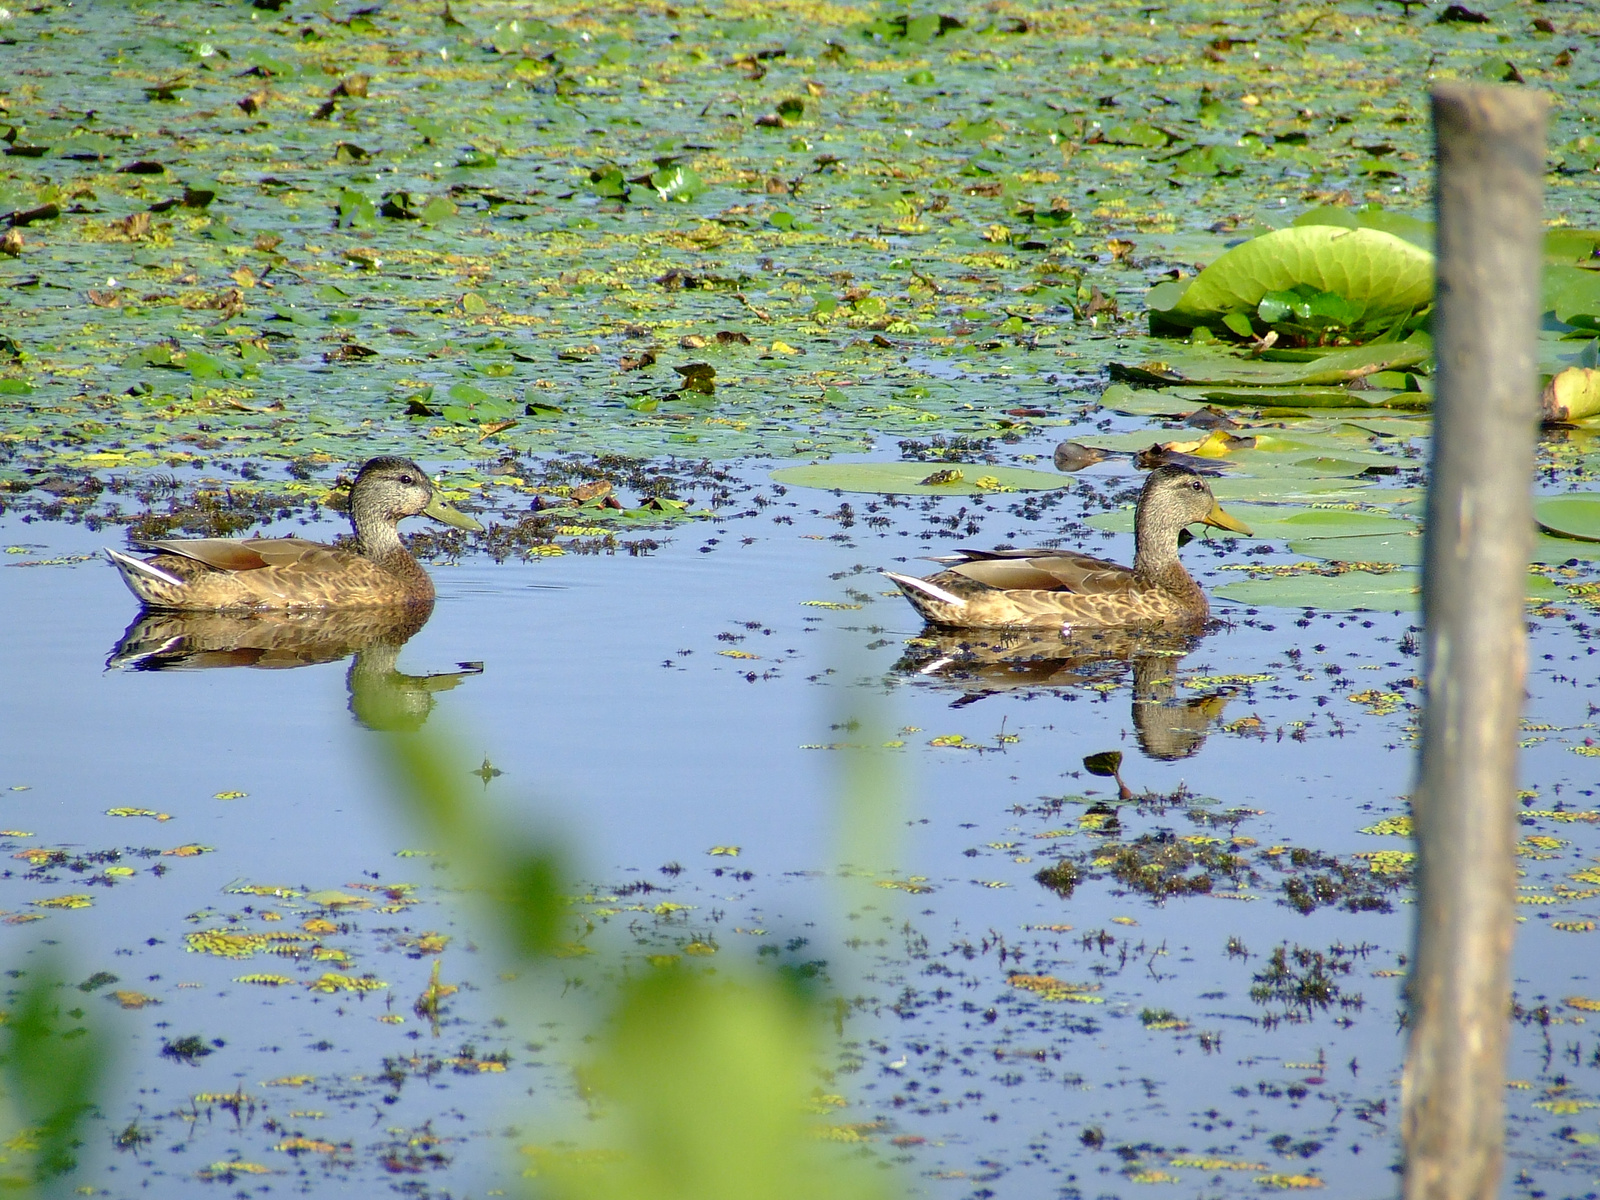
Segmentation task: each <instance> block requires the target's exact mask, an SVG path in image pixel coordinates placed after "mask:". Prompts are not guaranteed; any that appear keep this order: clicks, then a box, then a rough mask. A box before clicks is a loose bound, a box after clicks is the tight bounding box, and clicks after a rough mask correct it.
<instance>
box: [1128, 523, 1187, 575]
mask: <svg viewBox="0 0 1600 1200" xmlns="http://www.w3.org/2000/svg"><path fill="white" fill-rule="evenodd" d="M1179 528H1180V527H1179V526H1177V525H1175V524H1173V523H1172V522H1171V521H1164V520H1162V519H1161V518H1160V517H1159V516H1157V515H1155V514H1153V513H1148V512H1143V511H1141V512H1139V513H1138V515H1137V516H1136V517H1135V518H1134V534H1133V540H1134V556H1133V573H1134V575H1135V576H1136V577H1137V578H1138V579H1140V580H1141V581H1143V582H1144V583H1147V584H1150V585H1152V586H1154V587H1159V588H1166V589H1168V590H1171V591H1189V590H1191V589H1193V588H1195V587H1196V586H1197V585H1196V584H1195V582H1194V580H1193V579H1190V578H1189V572H1187V571H1185V570H1184V569H1183V564H1182V563H1181V562H1179V561H1178V532H1179Z"/></svg>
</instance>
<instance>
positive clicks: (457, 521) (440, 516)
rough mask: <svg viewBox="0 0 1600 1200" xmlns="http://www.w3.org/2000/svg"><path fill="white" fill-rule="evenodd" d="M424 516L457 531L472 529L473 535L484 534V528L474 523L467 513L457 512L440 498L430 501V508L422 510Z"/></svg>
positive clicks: (436, 497)
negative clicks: (451, 526)
mask: <svg viewBox="0 0 1600 1200" xmlns="http://www.w3.org/2000/svg"><path fill="white" fill-rule="evenodd" d="M422 515H423V516H425V517H432V518H433V519H434V520H435V521H440V522H442V523H444V524H446V525H454V526H455V527H456V528H457V529H470V530H471V531H472V532H473V533H482V532H483V526H482V525H480V524H478V522H476V521H474V520H473V519H472V518H471V517H469V516H467V514H466V513H463V512H457V511H456V510H455V509H453V508H451V507H450V506H449V505H448V504H446V503H445V502H444V501H443V500H441V499H440V498H439V497H438V496H435V497H434V498H433V499H432V500H430V501H428V507H427V508H425V509H423V510H422Z"/></svg>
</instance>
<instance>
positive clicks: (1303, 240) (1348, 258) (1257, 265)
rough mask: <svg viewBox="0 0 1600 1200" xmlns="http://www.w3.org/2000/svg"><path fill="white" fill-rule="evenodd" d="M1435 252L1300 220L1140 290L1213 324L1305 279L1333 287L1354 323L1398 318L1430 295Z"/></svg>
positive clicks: (1160, 304) (1166, 312) (1324, 288)
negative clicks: (1181, 280) (1188, 278)
mask: <svg viewBox="0 0 1600 1200" xmlns="http://www.w3.org/2000/svg"><path fill="white" fill-rule="evenodd" d="M1433 271H1434V261H1433V255H1431V254H1429V253H1428V252H1427V251H1426V250H1423V249H1422V248H1420V247H1418V246H1415V245H1412V244H1411V243H1410V242H1407V241H1404V240H1402V239H1401V238H1398V237H1395V236H1394V235H1393V234H1390V233H1384V232H1382V231H1381V230H1377V229H1346V228H1341V227H1339V226H1334V225H1301V226H1294V227H1291V228H1289V229H1279V230H1275V231H1273V232H1272V233H1267V234H1263V235H1262V236H1260V237H1258V238H1253V239H1252V240H1250V241H1248V242H1245V243H1244V244H1243V245H1241V246H1236V247H1234V249H1232V250H1230V251H1228V253H1226V254H1224V255H1223V256H1222V257H1221V258H1219V259H1217V261H1216V262H1214V263H1212V264H1211V265H1210V266H1209V267H1207V268H1206V269H1205V270H1203V271H1201V272H1200V274H1199V275H1197V276H1196V277H1195V279H1194V280H1193V282H1191V283H1190V284H1189V285H1188V286H1187V287H1184V286H1183V285H1181V284H1176V283H1166V284H1160V285H1158V286H1157V287H1156V288H1154V289H1152V290H1151V292H1150V293H1149V294H1148V295H1147V296H1146V297H1145V303H1146V304H1147V305H1148V306H1149V307H1150V309H1151V311H1152V312H1155V313H1157V314H1159V315H1160V317H1161V318H1162V319H1163V320H1165V321H1167V322H1169V323H1171V324H1174V325H1186V326H1194V325H1208V324H1217V323H1220V322H1221V321H1222V319H1223V318H1224V317H1226V316H1227V315H1228V314H1230V313H1241V314H1244V315H1245V316H1250V315H1253V314H1254V313H1255V312H1256V309H1257V306H1258V305H1260V303H1261V300H1262V298H1263V297H1265V296H1266V295H1268V293H1273V292H1286V291H1289V290H1291V289H1293V288H1295V287H1298V286H1301V285H1306V286H1309V287H1312V288H1315V289H1317V290H1318V291H1321V292H1332V293H1335V294H1337V295H1339V296H1341V297H1343V299H1344V300H1345V301H1346V303H1347V304H1348V305H1349V306H1350V309H1351V313H1352V315H1351V327H1352V328H1354V327H1357V326H1367V327H1371V326H1376V325H1382V324H1385V323H1392V322H1394V321H1397V320H1400V319H1401V318H1403V317H1406V316H1408V315H1409V314H1411V313H1413V312H1416V311H1417V310H1418V309H1420V308H1423V307H1425V306H1426V305H1428V304H1429V303H1431V302H1432V299H1433Z"/></svg>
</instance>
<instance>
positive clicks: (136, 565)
mask: <svg viewBox="0 0 1600 1200" xmlns="http://www.w3.org/2000/svg"><path fill="white" fill-rule="evenodd" d="M105 552H106V557H107V558H108V559H110V560H111V565H112V566H114V567H116V569H117V571H118V572H119V573H120V574H121V575H122V582H123V583H126V584H127V585H128V590H129V591H131V592H132V593H133V594H134V595H135V596H137V597H139V599H141V600H149V599H151V597H152V591H153V588H154V586H155V585H158V584H159V585H163V586H165V587H175V588H181V587H183V580H181V579H179V578H178V577H177V576H176V575H172V574H169V573H168V572H166V571H163V570H162V569H161V568H160V567H158V566H155V565H154V564H152V563H147V562H145V560H144V559H142V558H135V557H134V556H133V555H131V554H123V553H122V552H121V551H120V550H113V549H111V547H110V546H107V547H106V548H105Z"/></svg>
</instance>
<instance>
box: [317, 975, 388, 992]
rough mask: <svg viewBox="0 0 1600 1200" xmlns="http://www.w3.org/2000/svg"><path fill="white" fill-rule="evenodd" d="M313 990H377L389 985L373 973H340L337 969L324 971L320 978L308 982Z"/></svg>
mask: <svg viewBox="0 0 1600 1200" xmlns="http://www.w3.org/2000/svg"><path fill="white" fill-rule="evenodd" d="M306 986H307V987H308V988H310V989H311V990H312V991H313V992H326V993H329V994H331V993H334V992H376V991H381V990H382V989H384V988H386V987H388V986H389V985H388V984H387V983H385V982H383V980H381V979H375V978H373V977H372V976H371V975H361V976H355V975H340V974H339V973H338V972H336V971H327V972H324V973H323V975H322V977H321V978H320V979H315V980H312V981H311V982H310V983H308V984H306Z"/></svg>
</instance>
